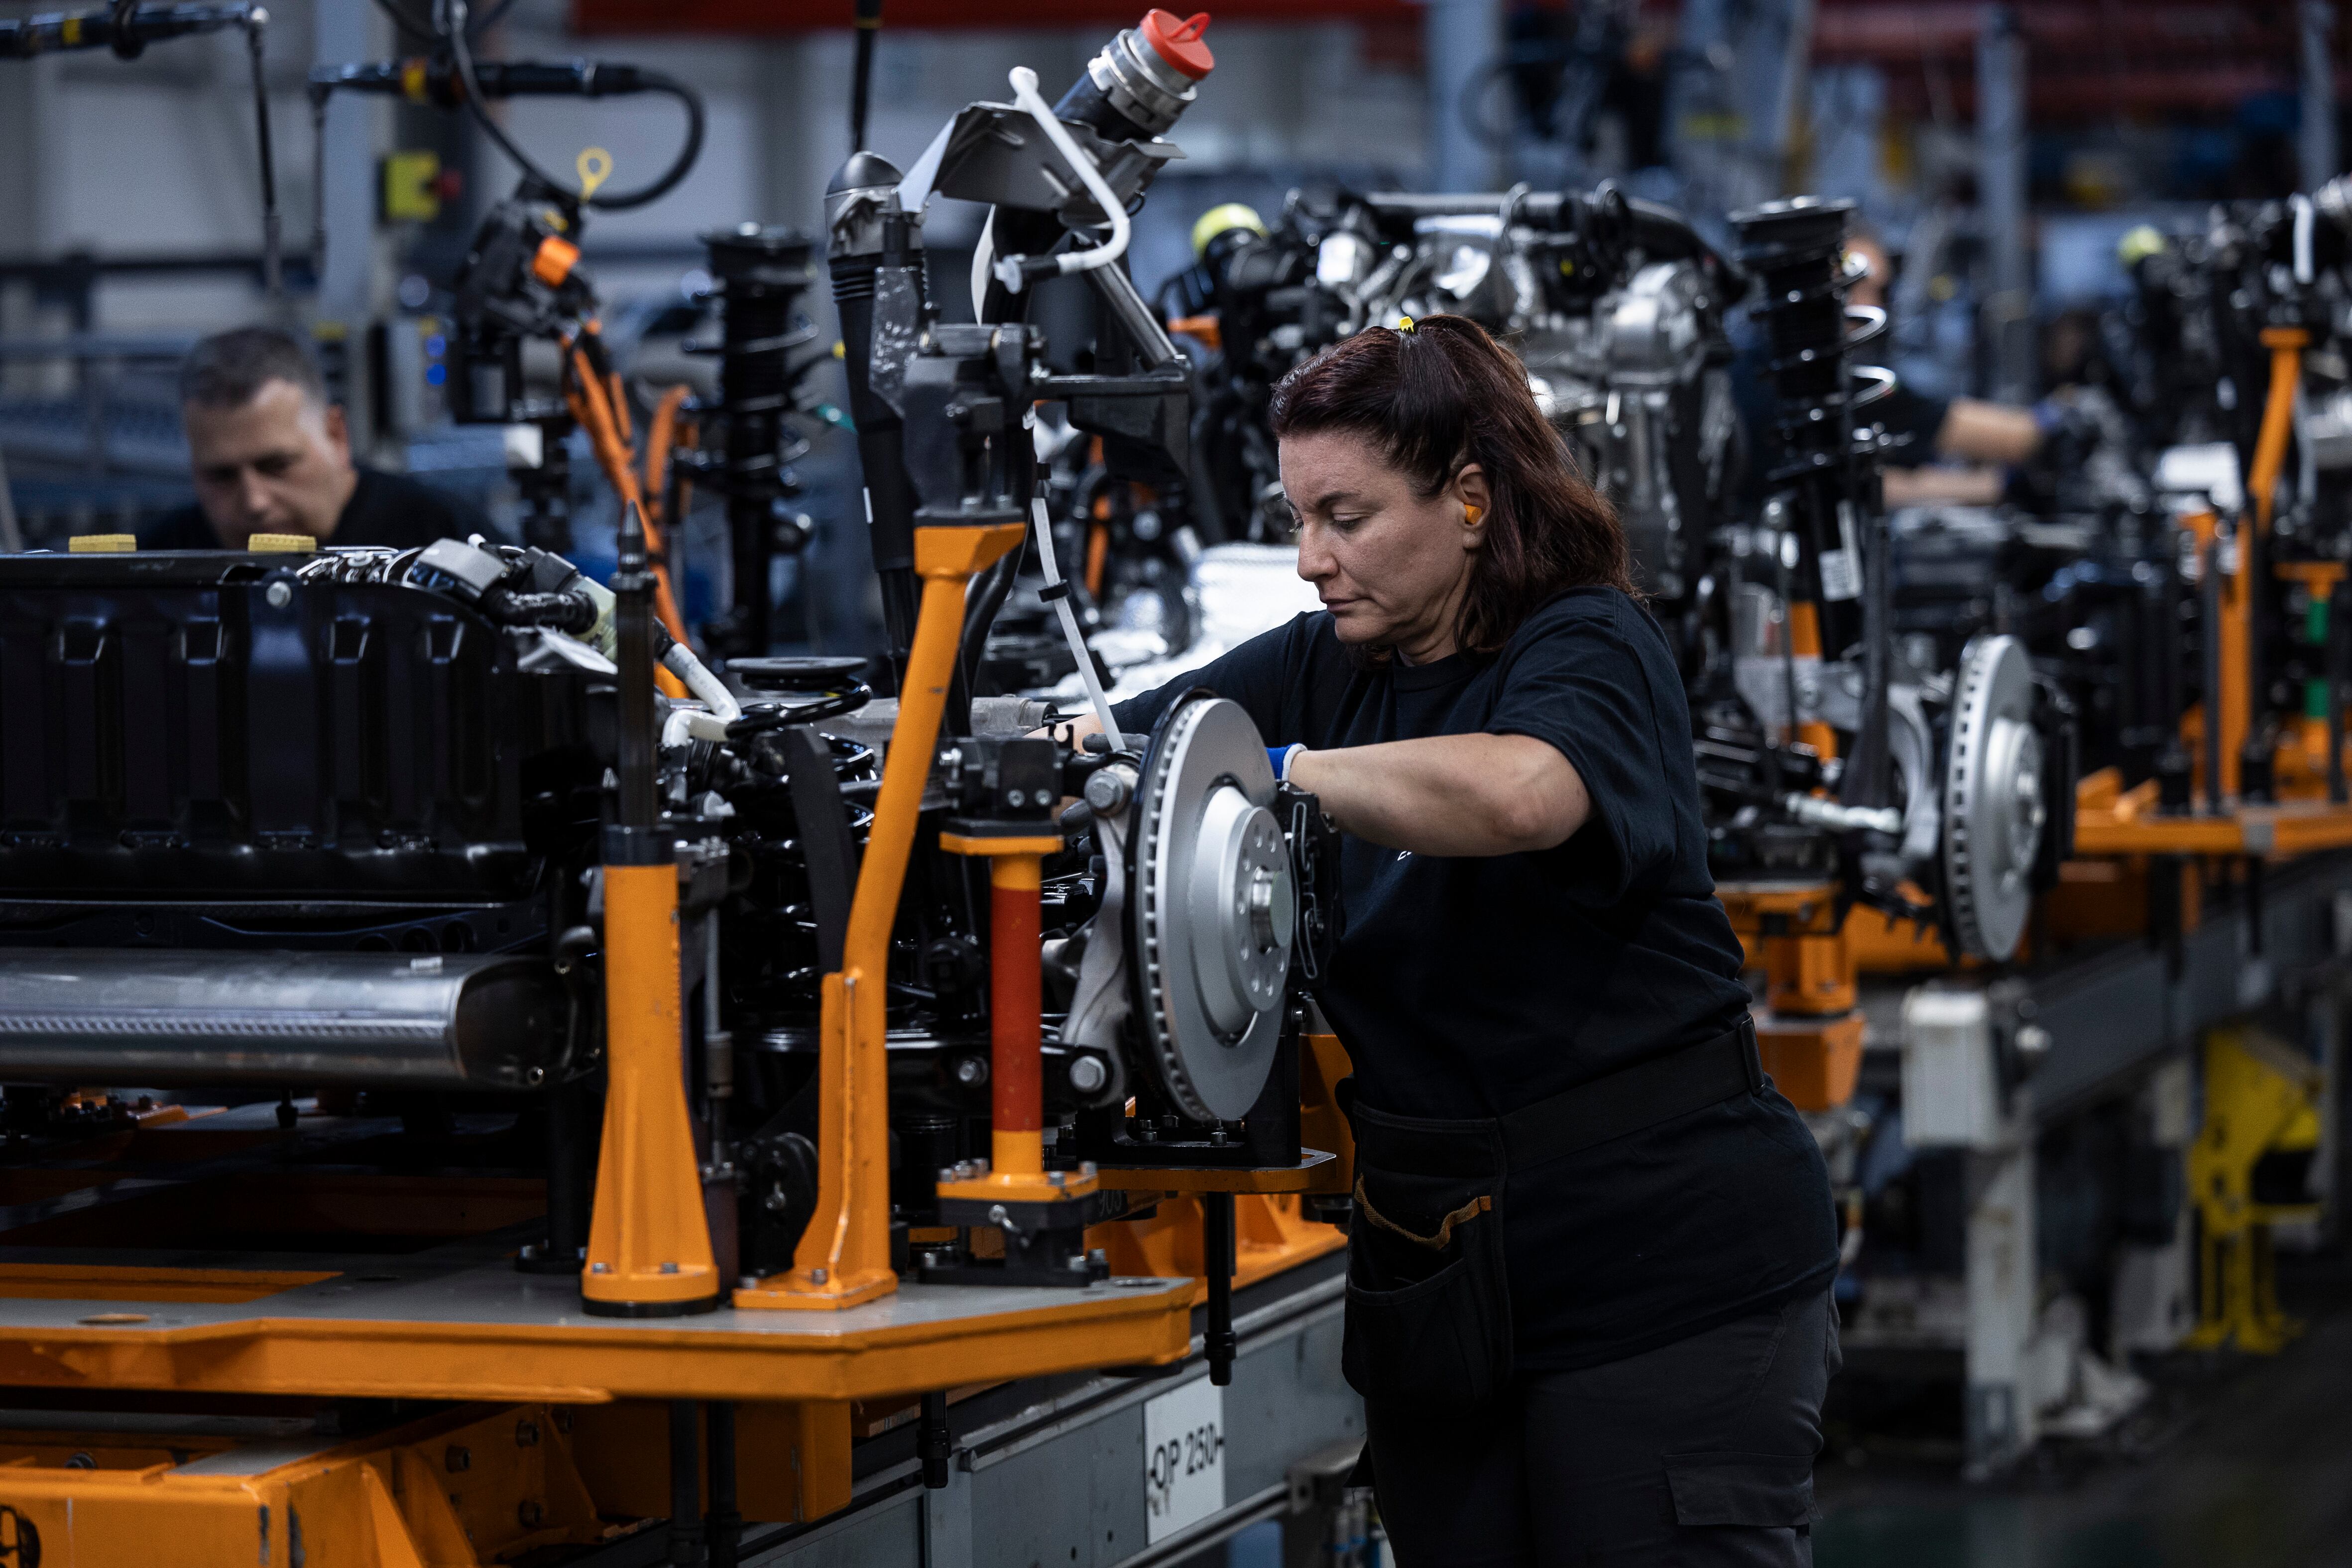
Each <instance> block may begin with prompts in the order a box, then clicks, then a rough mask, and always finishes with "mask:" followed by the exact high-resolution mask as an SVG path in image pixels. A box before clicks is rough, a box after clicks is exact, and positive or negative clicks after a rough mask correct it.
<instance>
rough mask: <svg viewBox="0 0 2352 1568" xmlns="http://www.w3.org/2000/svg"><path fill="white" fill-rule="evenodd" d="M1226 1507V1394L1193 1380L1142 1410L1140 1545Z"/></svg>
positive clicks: (1205, 1381) (1155, 1541)
mask: <svg viewBox="0 0 2352 1568" xmlns="http://www.w3.org/2000/svg"><path fill="white" fill-rule="evenodd" d="M1224 1506H1225V1391H1224V1390H1223V1389H1222V1388H1219V1387H1218V1386H1217V1385H1216V1384H1213V1383H1211V1382H1210V1381H1209V1380H1208V1379H1207V1378H1205V1377H1202V1378H1195V1379H1194V1380H1193V1381H1192V1382H1191V1383H1188V1384H1185V1385H1184V1386H1183V1387H1181V1388H1178V1389H1172V1390H1171V1391H1170V1392H1168V1393H1166V1394H1161V1395H1160V1397H1159V1398H1157V1399H1154V1400H1150V1401H1148V1402H1147V1403H1146V1404H1145V1405H1144V1406H1143V1509H1144V1518H1145V1521H1146V1525H1147V1531H1146V1535H1145V1541H1144V1543H1145V1544H1146V1545H1157V1544H1159V1543H1160V1542H1162V1541H1165V1540H1166V1539H1167V1538H1168V1537H1170V1536H1171V1535H1173V1534H1175V1533H1176V1532H1177V1531H1180V1530H1182V1529H1184V1528H1185V1527H1187V1526H1188V1525H1193V1524H1198V1523H1199V1522H1200V1521H1202V1520H1204V1519H1206V1518H1208V1517H1209V1516H1210V1515H1211V1514H1213V1513H1215V1512H1217V1511H1218V1510H1221V1509H1223V1507H1224Z"/></svg>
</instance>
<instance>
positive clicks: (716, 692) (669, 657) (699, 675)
mask: <svg viewBox="0 0 2352 1568" xmlns="http://www.w3.org/2000/svg"><path fill="white" fill-rule="evenodd" d="M662 667H663V668H666V669H667V670H668V671H669V672H670V673H671V674H672V675H675V676H677V678H678V679H680V680H682V681H684V682H685V683H686V689H688V691H690V692H692V693H694V695H695V696H697V697H699V698H701V699H702V700H703V701H704V702H705V703H707V704H709V708H710V710H711V711H712V712H713V713H715V714H717V715H718V716H719V718H720V719H722V720H727V721H734V720H737V719H740V718H741V717H743V705H742V704H741V703H740V702H738V701H736V700H735V694H734V693H733V692H731V691H730V690H728V689H727V683H726V682H725V681H723V680H721V679H719V678H718V677H717V676H715V675H713V674H711V673H710V667H709V665H707V664H705V663H703V662H702V661H701V660H700V659H698V658H695V657H694V650H693V649H692V648H690V647H687V646H686V645H685V644H684V643H682V642H674V643H672V644H670V645H669V651H668V652H667V653H665V654H663V655H662Z"/></svg>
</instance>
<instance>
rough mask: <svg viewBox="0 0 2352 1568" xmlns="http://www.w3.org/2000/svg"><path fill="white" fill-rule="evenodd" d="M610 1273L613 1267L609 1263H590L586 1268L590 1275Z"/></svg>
mask: <svg viewBox="0 0 2352 1568" xmlns="http://www.w3.org/2000/svg"><path fill="white" fill-rule="evenodd" d="M612 1271H613V1266H612V1265H611V1264H609V1263H592V1264H590V1265H589V1266H588V1272H589V1273H591V1274H610V1273H611V1272H612Z"/></svg>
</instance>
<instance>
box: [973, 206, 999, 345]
mask: <svg viewBox="0 0 2352 1568" xmlns="http://www.w3.org/2000/svg"><path fill="white" fill-rule="evenodd" d="M995 265H996V209H995V208H994V207H991V208H989V209H988V218H987V221H986V222H984V223H982V225H981V226H980V243H979V244H978V245H975V246H973V247H972V248H971V319H972V320H973V321H987V320H988V309H987V306H986V305H985V304H984V303H982V301H984V300H987V298H988V269H989V268H992V267H993V266H995Z"/></svg>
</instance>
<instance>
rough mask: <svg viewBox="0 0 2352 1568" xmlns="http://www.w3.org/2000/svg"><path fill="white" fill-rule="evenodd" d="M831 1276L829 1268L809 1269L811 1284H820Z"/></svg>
mask: <svg viewBox="0 0 2352 1568" xmlns="http://www.w3.org/2000/svg"><path fill="white" fill-rule="evenodd" d="M832 1278H833V1273H832V1271H831V1270H830V1269H824V1268H812V1269H810V1270H809V1283H810V1284H812V1285H822V1284H824V1282H825V1281H826V1280H828V1279H832Z"/></svg>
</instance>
